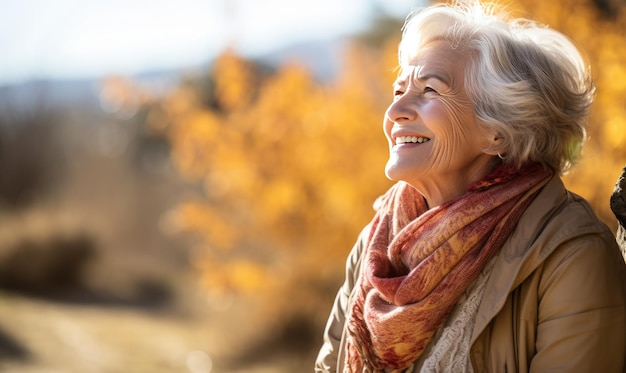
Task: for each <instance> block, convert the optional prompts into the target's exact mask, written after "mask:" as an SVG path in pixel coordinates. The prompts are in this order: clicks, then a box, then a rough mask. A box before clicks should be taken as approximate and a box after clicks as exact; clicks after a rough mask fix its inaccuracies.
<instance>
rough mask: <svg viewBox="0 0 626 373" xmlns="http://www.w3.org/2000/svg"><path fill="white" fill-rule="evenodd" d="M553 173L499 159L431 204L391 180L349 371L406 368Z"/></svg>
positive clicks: (353, 332)
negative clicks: (460, 189) (451, 195)
mask: <svg viewBox="0 0 626 373" xmlns="http://www.w3.org/2000/svg"><path fill="white" fill-rule="evenodd" d="M551 176H552V172H551V171H549V170H546V169H544V168H543V167H542V166H540V165H538V164H531V165H527V166H525V167H522V168H521V169H514V168H512V167H508V166H499V167H497V168H496V169H495V170H494V172H492V173H491V174H489V175H488V176H487V177H485V178H484V179H482V180H480V181H478V182H476V183H474V184H472V185H470V187H469V188H468V191H467V193H466V194H464V195H463V196H461V197H459V198H458V199H455V200H452V201H449V202H447V203H445V204H443V205H441V206H439V207H436V208H433V209H430V210H429V209H428V207H427V205H426V202H425V200H424V197H423V196H422V195H421V194H420V193H419V192H418V191H417V190H415V189H414V188H413V187H411V186H409V185H408V184H406V183H403V182H399V183H397V184H395V185H394V186H393V187H391V189H389V191H388V192H387V193H386V194H385V195H383V196H382V197H381V198H380V199H379V200H378V201H377V202H376V205H375V207H376V210H377V212H376V215H375V216H374V219H373V221H372V228H371V231H370V236H369V238H368V241H367V244H366V247H367V252H366V254H365V255H366V257H365V258H364V259H365V260H366V261H365V263H364V267H363V268H364V269H363V271H362V273H361V276H360V278H359V280H358V281H357V284H356V286H355V292H356V293H355V295H354V300H353V302H352V306H351V309H350V310H349V316H348V338H347V344H346V351H345V352H346V358H347V365H346V368H345V370H344V372H347V373H355V372H358V373H361V372H384V371H385V368H392V369H398V371H401V369H404V368H406V367H408V366H410V365H411V364H412V363H413V362H414V361H416V360H417V359H418V358H419V357H420V355H421V354H422V351H423V350H424V348H425V347H426V345H427V344H428V342H429V341H430V339H431V337H432V336H433V334H434V333H435V332H436V331H437V329H438V328H439V327H440V326H441V325H442V324H443V323H444V322H445V320H446V318H447V317H448V315H449V313H450V312H451V311H452V309H453V308H454V306H455V305H456V303H457V301H458V299H459V298H460V296H461V295H462V294H463V292H464V291H465V290H466V288H467V287H468V286H469V285H470V284H471V283H472V282H473V281H474V280H475V279H476V278H477V276H478V274H479V273H480V271H481V270H482V268H483V267H484V266H485V264H486V263H487V262H488V261H489V260H490V259H491V258H493V257H494V255H495V254H497V252H498V251H499V250H500V248H501V247H502V245H503V244H504V242H505V241H506V239H507V237H508V236H509V234H510V233H511V231H512V230H513V229H514V227H515V225H516V224H517V221H518V220H519V217H520V216H521V214H522V213H523V212H524V210H525V209H526V207H527V206H528V205H529V204H530V202H531V201H532V200H533V199H534V197H535V196H536V195H537V193H538V192H539V190H540V189H541V188H542V187H543V186H544V185H545V184H546V183H547V182H548V180H549V179H550V177H551Z"/></svg>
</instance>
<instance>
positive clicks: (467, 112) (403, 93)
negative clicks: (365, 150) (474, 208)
mask: <svg viewBox="0 0 626 373" xmlns="http://www.w3.org/2000/svg"><path fill="white" fill-rule="evenodd" d="M467 62H468V55H467V53H465V52H463V51H462V50H458V49H453V48H451V47H450V45H449V44H448V43H447V42H445V41H442V40H437V41H432V42H429V43H427V44H426V45H424V46H423V47H422V48H420V49H419V51H418V52H417V53H416V54H415V56H414V58H412V59H411V60H410V62H409V64H408V65H407V66H403V67H402V73H401V74H400V76H399V77H398V79H397V80H396V82H395V83H394V101H393V103H392V104H391V105H390V106H389V108H388V109H387V113H386V115H385V121H384V131H385V135H386V136H387V140H388V142H389V150H390V154H389V161H388V162H387V167H386V169H385V171H386V174H387V176H388V177H389V178H390V179H392V180H403V181H406V182H408V183H410V184H411V185H413V186H414V187H416V188H417V189H419V190H420V191H421V192H422V193H423V194H424V195H425V196H426V198H427V199H428V198H429V197H432V198H434V199H441V198H443V200H447V199H449V198H453V197H454V196H455V195H456V194H458V191H457V189H461V188H463V190H464V187H465V186H467V185H468V184H469V183H471V182H473V181H475V180H478V179H479V178H480V177H482V176H484V174H485V173H486V172H487V171H488V170H489V168H490V166H491V158H492V157H491V156H490V155H488V154H486V153H485V152H484V151H483V149H486V148H487V146H488V145H489V142H488V137H489V136H487V134H486V133H485V132H484V131H483V130H482V129H481V127H480V126H479V125H478V122H477V119H476V116H475V114H474V111H473V109H472V103H471V101H470V99H469V97H468V96H467V94H466V92H465V89H464V79H465V67H466V65H467ZM451 189H454V190H451Z"/></svg>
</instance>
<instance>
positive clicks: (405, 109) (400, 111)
mask: <svg viewBox="0 0 626 373" xmlns="http://www.w3.org/2000/svg"><path fill="white" fill-rule="evenodd" d="M417 116H418V114H417V108H416V107H415V103H414V102H412V100H411V99H410V97H408V95H402V96H400V97H399V98H397V99H396V100H395V101H394V102H392V103H391V105H389V107H388V108H387V118H388V119H389V120H391V121H393V122H396V123H399V122H403V121H412V120H415V119H416V118H417Z"/></svg>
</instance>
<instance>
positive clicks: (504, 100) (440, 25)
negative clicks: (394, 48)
mask: <svg viewBox="0 0 626 373" xmlns="http://www.w3.org/2000/svg"><path fill="white" fill-rule="evenodd" d="M432 40H446V41H448V42H450V44H451V46H452V47H453V48H457V49H459V50H464V51H468V53H469V57H470V58H469V62H468V66H467V67H466V70H465V90H466V92H467V94H468V96H469V97H470V99H471V101H472V103H473V108H474V112H475V114H476V117H477V119H478V121H479V122H480V123H481V124H482V125H483V126H485V127H486V128H488V129H490V130H491V131H492V132H493V133H497V134H498V136H500V137H501V138H502V142H501V143H500V144H499V145H498V146H497V147H494V148H492V149H490V150H492V151H497V152H500V153H502V154H505V162H507V163H509V164H511V165H515V166H518V167H519V166H521V165H522V164H524V163H526V162H540V163H542V164H543V165H544V166H546V167H549V168H551V169H553V170H555V171H556V172H559V173H561V174H563V173H565V172H567V171H568V170H569V169H570V168H571V167H572V166H573V165H574V164H575V163H576V162H577V161H578V159H579V158H580V156H581V151H582V146H583V144H584V142H585V140H586V130H585V128H586V122H587V116H588V113H589V107H590V106H591V104H592V102H593V99H594V93H595V87H594V84H593V81H592V78H591V75H590V74H589V70H588V68H587V67H586V64H585V62H584V60H583V58H582V56H581V54H580V52H579V50H578V49H577V48H576V47H575V46H574V44H573V43H572V42H571V41H570V40H569V39H568V38H567V37H566V36H564V35H563V34H561V33H559V32H557V31H555V30H552V29H550V28H548V27H547V26H544V25H540V24H538V23H536V22H532V21H529V20H524V19H509V18H508V15H506V14H505V13H498V10H497V8H496V6H495V5H493V4H491V5H482V4H480V3H478V2H475V3H471V4H469V3H466V2H464V3H457V4H454V5H445V4H437V5H433V6H429V7H426V8H421V9H418V10H416V11H414V12H413V13H411V14H410V15H409V17H408V18H407V21H406V23H405V25H404V28H403V34H402V41H401V42H400V46H399V51H398V59H399V63H400V67H403V66H406V65H407V64H408V63H409V62H410V60H411V59H412V58H413V57H414V55H415V53H417V52H418V51H419V49H420V48H421V47H422V46H423V45H424V44H426V43H428V42H429V41H432Z"/></svg>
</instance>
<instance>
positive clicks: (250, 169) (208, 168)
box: [159, 43, 395, 308]
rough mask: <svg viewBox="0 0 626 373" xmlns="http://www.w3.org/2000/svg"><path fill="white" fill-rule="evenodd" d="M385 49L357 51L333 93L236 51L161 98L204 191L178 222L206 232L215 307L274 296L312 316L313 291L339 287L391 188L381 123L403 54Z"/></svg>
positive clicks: (184, 168) (305, 76)
mask: <svg viewBox="0 0 626 373" xmlns="http://www.w3.org/2000/svg"><path fill="white" fill-rule="evenodd" d="M393 44H395V43H393ZM386 48H388V49H389V53H386V55H388V56H390V58H389V59H382V60H381V59H380V58H378V57H377V55H376V54H374V53H372V52H371V51H368V50H367V49H366V48H364V47H358V46H354V47H352V48H351V49H350V50H349V51H348V52H347V53H346V66H349V67H350V68H349V69H346V70H345V71H344V72H343V73H342V74H341V76H340V77H338V78H337V79H336V81H334V82H333V83H332V84H328V85H326V86H322V85H320V84H319V83H317V82H316V81H315V80H314V79H313V78H312V76H311V75H310V74H309V72H307V71H306V70H304V69H303V68H301V67H299V66H297V65H292V64H288V65H285V66H283V67H281V68H280V69H278V70H277V71H274V72H267V71H264V70H263V69H261V68H260V67H258V66H256V65H255V64H254V63H252V62H250V61H245V60H243V59H242V58H240V57H238V56H237V55H236V54H234V53H233V52H231V51H227V52H225V53H224V54H223V55H222V56H220V58H219V59H218V60H217V61H216V62H215V64H214V66H213V69H212V71H211V75H210V80H209V82H210V84H205V85H202V84H200V85H197V84H196V85H193V84H187V85H183V86H181V87H179V89H177V90H176V91H175V92H173V93H172V94H171V95H170V96H169V97H167V98H166V99H165V100H163V102H161V106H160V109H159V110H160V112H162V113H164V114H165V116H166V118H167V119H166V122H167V123H169V126H168V128H167V133H168V136H169V138H170V139H171V144H172V147H173V154H174V159H175V162H176V165H177V166H178V168H179V170H180V171H181V172H182V174H183V175H184V176H185V177H187V178H189V179H190V180H192V181H198V180H200V181H202V184H203V189H204V194H203V195H202V196H201V197H200V198H196V199H190V200H188V201H186V202H184V203H182V204H181V205H180V207H179V208H178V209H177V210H176V211H175V213H174V214H173V215H172V216H171V217H172V220H170V222H172V223H174V224H175V225H177V226H178V227H179V228H182V229H185V230H191V231H194V232H196V233H200V234H201V235H202V237H203V241H202V242H203V245H204V246H205V249H204V250H203V251H202V252H203V253H204V258H203V259H202V260H201V262H200V266H201V268H202V273H203V274H204V278H203V281H204V283H205V284H206V286H207V288H208V289H210V290H211V292H212V294H213V295H214V296H216V297H217V298H216V299H218V300H219V299H220V297H222V296H228V295H229V293H231V292H240V291H251V292H256V291H264V292H265V291H270V292H276V294H280V293H282V294H288V296H289V297H290V298H289V299H290V301H291V302H293V301H294V300H296V298H297V300H298V301H300V302H301V304H302V307H304V308H310V307H311V306H312V305H314V304H315V301H316V299H317V298H316V297H315V296H314V294H312V293H309V292H307V290H306V289H310V290H312V291H313V292H315V291H319V290H316V289H315V287H316V286H317V287H319V286H320V285H319V284H320V283H321V281H320V279H324V278H327V279H331V281H330V282H332V283H333V285H335V284H334V282H335V281H334V280H335V279H336V278H337V276H336V274H337V273H338V272H340V270H339V268H340V267H342V266H343V264H342V262H343V261H344V259H345V253H346V251H347V250H348V249H349V247H350V246H351V244H352V242H351V241H352V240H354V238H355V236H356V234H357V233H358V231H359V230H360V229H361V227H362V226H363V225H364V224H365V223H366V222H367V221H368V220H369V218H371V215H372V209H371V204H372V202H373V200H374V198H375V197H376V196H377V195H378V194H379V193H381V192H382V191H384V189H385V188H386V187H387V184H388V181H386V180H385V178H384V175H383V166H384V162H385V152H386V150H385V147H386V145H385V141H384V138H383V136H382V132H381V129H380V126H381V113H383V112H384V109H385V105H386V104H387V102H388V99H387V97H388V96H389V93H388V90H387V89H386V88H387V87H386V86H387V85H388V84H389V82H390V81H391V80H392V77H391V75H392V74H393V67H394V62H393V55H394V53H395V52H394V51H393V50H394V49H395V46H394V45H389V46H388V47H386ZM290 289H298V291H295V292H294V291H293V290H290ZM324 295H326V293H325V292H324ZM294 297H295V298H294ZM296 303H297V302H296Z"/></svg>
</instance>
